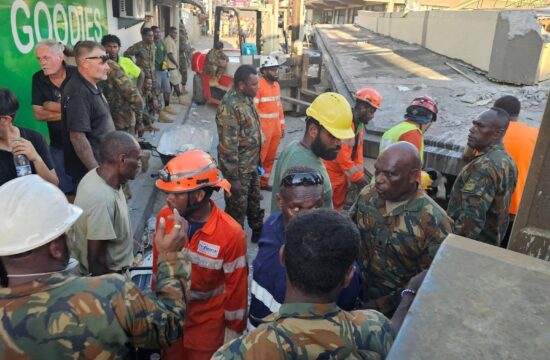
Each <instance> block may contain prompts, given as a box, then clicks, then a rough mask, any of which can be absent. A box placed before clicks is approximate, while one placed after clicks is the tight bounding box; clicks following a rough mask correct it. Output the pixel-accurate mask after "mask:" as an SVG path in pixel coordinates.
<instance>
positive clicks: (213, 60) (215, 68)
mask: <svg viewBox="0 0 550 360" xmlns="http://www.w3.org/2000/svg"><path fill="white" fill-rule="evenodd" d="M221 61H229V58H228V57H227V55H225V54H224V53H223V51H217V50H216V49H211V50H210V51H209V52H208V54H206V59H205V60H204V72H205V73H206V74H207V75H209V76H211V77H214V78H216V79H219V77H220V76H222V74H223V71H224V68H222V67H220V65H219V64H220V62H221Z"/></svg>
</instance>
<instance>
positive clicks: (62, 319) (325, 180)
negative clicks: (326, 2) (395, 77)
mask: <svg viewBox="0 0 550 360" xmlns="http://www.w3.org/2000/svg"><path fill="white" fill-rule="evenodd" d="M181 29H182V28H181V27H180V32H179V38H180V41H181V38H182V33H181ZM177 30H178V29H176V28H173V27H172V28H170V31H169V35H168V37H167V38H166V40H164V41H163V40H162V39H161V36H160V30H159V29H158V28H152V29H151V28H143V29H142V37H143V40H142V41H141V42H139V43H137V44H135V45H133V46H131V47H130V48H129V49H128V50H127V51H126V52H125V53H124V54H125V56H128V57H123V56H119V54H118V52H119V50H120V46H121V44H120V40H119V39H118V38H117V37H116V36H114V35H106V36H105V37H104V38H103V41H102V44H103V45H99V44H97V43H94V42H90V41H82V42H81V43H79V44H78V45H77V46H76V48H75V50H74V56H75V59H76V64H77V66H76V67H72V66H70V65H68V64H67V63H65V62H64V61H63V56H62V52H63V47H62V45H60V44H58V43H56V42H52V41H48V40H46V41H43V42H41V43H40V44H39V45H38V46H37V48H36V55H37V58H38V60H39V62H40V65H41V68H42V70H41V71H39V72H37V73H36V74H35V75H34V77H33V96H32V99H33V100H32V101H33V103H32V106H33V111H34V113H35V115H36V118H37V120H39V121H47V123H48V128H49V130H50V140H51V143H50V145H49V146H48V145H47V143H46V141H45V140H44V138H43V137H42V135H40V134H39V133H37V132H34V131H32V130H29V129H25V128H21V127H18V126H16V125H15V124H14V120H15V118H16V114H17V110H18V108H19V104H18V101H17V98H16V97H15V95H14V94H13V93H12V92H11V91H9V90H8V89H0V156H1V157H0V166H1V168H2V171H1V172H0V184H1V186H0V199H2V201H3V203H4V204H5V205H4V206H3V207H1V208H0V213H1V214H0V216H1V217H2V218H3V219H7V221H6V222H5V226H4V227H3V231H2V232H1V233H0V259H1V260H2V264H3V267H4V270H3V272H4V274H3V277H2V288H0V306H1V307H2V309H4V310H3V313H2V322H1V323H0V329H1V330H2V331H1V333H2V335H0V344H1V346H0V357H2V358H9V359H20V358H21V359H23V358H33V359H39V358H59V359H64V358H132V357H133V356H135V349H136V348H153V349H155V348H159V349H162V358H163V359H176V358H177V359H182V358H183V359H210V358H214V359H233V358H238V359H240V358H246V359H274V358H293V359H310V358H333V357H334V358H362V359H380V358H385V357H386V355H387V354H388V353H389V351H390V349H391V346H392V344H393V341H394V339H395V336H396V334H397V332H398V331H399V329H400V327H401V324H402V323H403V320H404V318H405V316H406V313H407V311H408V309H409V307H410V306H411V304H412V301H413V299H414V297H415V295H416V292H417V291H418V289H419V288H420V285H421V283H422V280H423V278H424V276H425V275H426V270H427V269H429V267H430V264H431V262H432V261H433V259H434V257H435V256H436V254H437V251H438V248H439V246H440V245H441V243H442V242H443V241H444V240H445V238H446V237H447V235H448V234H451V233H454V234H458V235H462V236H466V237H469V238H471V239H473V240H477V241H482V242H485V243H488V244H492V245H495V246H504V243H505V239H506V232H507V229H508V228H509V227H510V222H511V220H513V219H511V217H510V214H512V215H513V214H515V212H517V209H518V207H517V205H518V202H519V199H520V198H521V192H522V190H523V185H524V183H525V177H526V171H527V170H526V169H527V168H528V165H529V162H530V157H531V155H532V152H533V148H534V143H535V142H536V137H537V131H536V129H531V128H527V127H526V126H525V125H522V124H521V123H519V122H518V121H517V119H518V115H519V113H520V102H519V100H518V99H516V98H515V97H512V96H505V97H502V98H501V99H499V100H497V102H496V103H495V104H494V106H493V107H492V108H490V109H488V110H486V111H484V112H482V113H481V114H479V115H478V116H477V117H476V118H475V119H473V122H472V127H471V129H470V133H469V137H468V142H467V144H465V145H466V151H465V154H464V157H465V166H464V168H463V169H462V171H461V172H460V174H459V175H458V177H457V180H456V181H455V183H454V185H453V188H452V190H451V192H450V195H449V204H448V207H447V209H446V210H445V209H444V208H442V207H441V206H440V205H439V204H438V203H436V201H434V200H433V199H432V198H431V197H430V196H428V194H427V193H426V191H425V190H424V189H423V182H424V181H425V179H426V176H424V175H423V174H422V172H423V169H424V133H425V132H426V131H427V130H428V129H429V127H430V125H431V124H433V122H435V121H436V120H437V116H438V112H439V110H438V106H437V102H436V100H435V99H433V98H432V97H430V96H422V97H418V98H415V99H413V101H412V102H411V104H410V105H409V106H407V108H406V110H405V115H404V118H403V121H402V122H401V123H399V124H398V125H396V126H395V127H393V128H391V129H389V130H388V131H387V132H386V133H385V134H384V135H383V136H382V139H381V143H380V154H379V156H378V158H377V159H376V161H375V163H374V168H375V171H374V174H373V176H370V174H369V173H368V171H367V170H366V169H365V166H364V164H363V154H362V152H363V148H362V146H363V132H364V126H365V125H367V124H368V123H369V121H371V120H372V119H373V118H374V116H375V114H376V111H377V110H378V109H380V108H382V107H383V97H382V95H381V94H380V92H379V91H377V90H376V89H373V88H363V89H360V90H359V91H357V93H356V94H355V103H354V104H353V107H352V105H350V103H349V102H348V101H347V100H346V98H345V97H344V96H342V95H341V94H338V93H334V92H327V93H323V94H321V95H319V96H318V97H317V98H316V99H315V100H314V101H313V102H312V103H311V105H310V106H309V107H308V108H307V110H306V117H305V122H304V131H303V135H302V137H301V139H300V140H298V141H293V142H291V143H290V144H289V145H287V146H286V147H285V148H284V149H282V151H281V152H280V154H279V156H278V160H277V161H276V162H275V157H276V154H277V151H278V148H279V145H280V142H281V138H282V137H283V136H284V135H285V118H284V111H283V107H282V104H281V97H280V87H279V85H278V68H279V63H278V61H277V59H276V58H275V57H273V56H267V57H262V58H261V60H260V66H259V67H260V70H259V73H258V71H257V70H256V68H255V67H253V66H251V65H241V66H240V67H239V68H238V69H237V71H236V72H235V74H234V77H233V86H232V87H231V88H230V89H229V91H228V92H227V93H226V95H225V96H224V97H223V99H222V101H221V103H220V105H219V106H218V108H217V112H216V117H215V121H216V125H217V131H218V138H219V143H218V159H217V161H216V160H215V159H214V158H213V157H212V156H211V155H210V154H208V153H206V152H205V151H202V150H191V151H186V152H184V153H182V154H180V155H178V156H176V157H174V158H172V159H171V160H170V161H169V162H168V163H167V164H166V165H165V167H164V168H163V169H162V170H160V171H159V173H158V179H157V180H156V182H155V185H154V186H156V187H157V188H158V189H159V190H160V191H162V192H164V193H165V194H166V206H165V207H164V208H163V209H161V210H160V212H159V213H158V214H157V221H156V224H157V228H156V233H155V239H154V246H153V274H154V276H153V281H152V284H151V290H152V291H145V290H141V289H139V288H138V287H137V286H136V285H135V284H134V283H133V282H132V281H131V280H129V279H128V269H129V267H130V266H131V264H132V261H133V241H132V239H133V237H132V234H131V227H130V221H129V211H128V205H127V197H128V196H131V194H129V192H128V189H127V186H125V184H127V183H128V181H130V180H132V179H134V178H135V177H136V176H137V174H138V172H139V170H140V162H142V161H143V160H144V158H145V157H146V156H147V155H146V154H144V152H143V151H142V150H141V149H140V146H139V144H138V142H137V140H136V137H135V135H136V133H137V134H138V135H139V133H140V132H143V131H145V130H149V131H152V130H154V127H153V119H154V116H152V114H153V113H154V112H153V111H151V112H147V110H144V109H150V110H154V111H155V112H158V111H160V110H161V109H162V108H164V110H163V111H164V112H167V111H169V110H170V107H169V106H170V100H171V94H172V92H174V93H175V94H176V95H177V96H178V101H181V102H182V103H185V102H186V99H185V98H184V89H185V87H184V86H181V85H185V84H184V83H183V81H185V79H186V76H185V77H182V76H181V75H182V74H183V71H184V70H185V67H186V63H185V61H186V59H185V58H183V59H182V57H181V55H182V53H181V51H180V52H179V57H178V47H177V46H176V40H177V38H178V31H177ZM180 49H181V42H180ZM217 50H221V49H217ZM129 57H134V59H135V64H134V62H133V61H132V59H130V58H129ZM122 90H123V91H122ZM182 99H184V100H182ZM149 101H150V106H151V107H149V108H148V106H149V105H148V102H149ZM114 104H116V105H114ZM161 119H162V117H161ZM512 128H513V129H514V131H510V129H512ZM16 155H24V156H25V157H26V158H27V159H28V161H29V163H30V164H29V165H30V168H31V172H32V175H28V176H18V175H20V174H19V173H18V172H19V169H18V167H17V166H16V164H15V163H14V156H16ZM424 185H425V184H424ZM125 189H126V190H125ZM219 190H222V191H223V193H224V200H225V208H224V209H222V208H220V207H219V206H218V205H217V204H216V203H215V202H214V201H213V200H212V195H213V193H214V192H215V191H219ZM261 190H264V191H271V193H272V198H271V211H270V216H269V217H268V218H267V219H265V221H264V210H263V209H261V206H260V198H261ZM245 221H247V222H248V225H249V227H250V228H251V230H252V234H251V238H250V241H251V242H252V243H257V244H258V254H257V257H256V258H255V260H254V261H253V263H252V277H251V278H252V279H251V282H250V286H249V276H248V275H249V264H248V260H247V248H248V239H247V235H246V233H245V231H244V224H245ZM71 255H72V256H73V257H74V258H75V259H76V260H74V259H71ZM75 274H78V276H77V275H75ZM249 293H250V297H251V299H250V304H249Z"/></svg>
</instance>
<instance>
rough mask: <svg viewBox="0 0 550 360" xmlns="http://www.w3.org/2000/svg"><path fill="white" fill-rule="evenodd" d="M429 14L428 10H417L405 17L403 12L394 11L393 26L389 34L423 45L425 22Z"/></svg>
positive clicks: (392, 16)
mask: <svg viewBox="0 0 550 360" xmlns="http://www.w3.org/2000/svg"><path fill="white" fill-rule="evenodd" d="M428 14H429V12H428V11H415V12H410V13H409V14H407V16H406V17H403V14H401V13H392V14H391V21H392V26H391V29H390V34H389V36H391V37H392V38H395V39H401V40H403V41H406V42H408V43H412V44H422V45H423V44H424V39H423V35H424V23H425V22H426V19H427V17H428Z"/></svg>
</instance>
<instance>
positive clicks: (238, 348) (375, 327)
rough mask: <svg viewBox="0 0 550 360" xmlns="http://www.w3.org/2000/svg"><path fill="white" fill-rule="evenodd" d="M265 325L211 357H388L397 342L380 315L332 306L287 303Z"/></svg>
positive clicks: (297, 359) (369, 311)
mask: <svg viewBox="0 0 550 360" xmlns="http://www.w3.org/2000/svg"><path fill="white" fill-rule="evenodd" d="M263 322H264V324H262V325H260V326H259V327H258V328H257V329H255V330H253V331H252V332H250V333H249V334H248V335H246V336H241V337H240V338H238V339H236V340H234V341H232V342H231V343H228V344H225V345H224V346H223V347H222V348H221V349H219V350H218V351H217V352H216V353H215V354H214V356H213V357H212V359H251V360H261V359H266V360H271V359H287V358H288V359H294V360H302V359H304V360H306V359H373V360H374V359H384V358H386V356H387V355H388V353H389V351H390V348H391V346H392V344H393V340H394V338H395V333H394V330H393V328H392V326H391V323H390V321H389V320H388V319H387V318H385V317H384V316H383V315H382V314H380V313H378V312H376V311H374V310H357V311H351V312H346V311H344V310H341V309H340V308H338V306H336V304H334V303H332V304H306V303H290V304H283V305H282V306H281V308H280V310H279V312H277V313H274V314H272V315H270V316H268V317H267V318H265V319H264V320H263Z"/></svg>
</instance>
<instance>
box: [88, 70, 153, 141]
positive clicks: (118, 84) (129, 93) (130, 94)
mask: <svg viewBox="0 0 550 360" xmlns="http://www.w3.org/2000/svg"><path fill="white" fill-rule="evenodd" d="M107 64H109V68H110V70H109V73H108V74H107V80H103V81H100V82H99V83H98V86H99V88H100V89H101V91H102V92H103V95H105V99H107V102H108V103H109V108H110V109H111V116H112V117H113V121H114V123H115V128H116V129H117V130H121V131H125V132H127V133H130V134H132V135H134V134H135V133H136V132H138V133H143V122H142V113H143V110H144V102H143V99H142V97H141V95H140V94H139V91H138V90H137V88H136V87H135V86H134V84H133V83H132V80H130V78H129V77H128V76H127V75H126V74H125V73H124V70H123V69H122V68H121V67H120V65H119V64H117V63H116V62H115V61H113V60H108V61H107Z"/></svg>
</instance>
